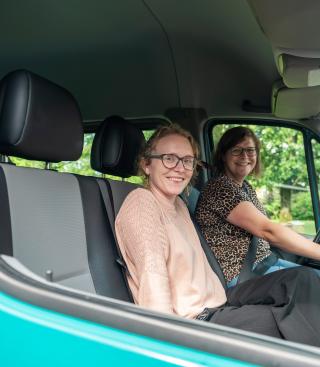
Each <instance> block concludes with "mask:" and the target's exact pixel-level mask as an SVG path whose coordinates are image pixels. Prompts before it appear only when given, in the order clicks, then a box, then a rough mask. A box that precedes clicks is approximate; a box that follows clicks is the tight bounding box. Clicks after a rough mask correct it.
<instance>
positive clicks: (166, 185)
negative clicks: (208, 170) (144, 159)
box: [143, 134, 194, 202]
mask: <svg viewBox="0 0 320 367" xmlns="http://www.w3.org/2000/svg"><path fill="white" fill-rule="evenodd" d="M160 154H174V155H176V156H178V157H179V158H182V157H187V158H186V159H187V160H188V157H194V154H193V150H192V147H191V144H190V142H189V140H188V139H187V138H185V137H183V136H181V135H176V134H174V135H168V136H165V137H163V138H161V139H160V140H159V141H158V142H157V144H156V146H155V148H154V149H153V151H152V155H160ZM143 168H144V171H145V173H146V174H147V175H148V176H149V185H150V189H151V190H155V191H157V192H158V193H159V194H161V195H162V196H163V197H165V198H167V199H169V200H170V201H171V202H174V200H175V199H176V197H177V195H179V194H181V192H182V191H183V190H184V189H185V187H186V186H187V185H188V183H189V182H190V179H191V177H192V175H193V170H188V169H186V168H185V167H184V166H183V164H182V161H181V160H180V161H179V162H178V164H177V166H176V167H174V168H166V167H165V166H164V164H163V163H162V160H161V159H156V158H151V159H150V162H149V164H147V163H146V164H145V165H144V167H143Z"/></svg>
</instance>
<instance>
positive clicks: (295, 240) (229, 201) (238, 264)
mask: <svg viewBox="0 0 320 367" xmlns="http://www.w3.org/2000/svg"><path fill="white" fill-rule="evenodd" d="M213 164H214V167H215V169H216V177H215V178H213V179H211V180H210V181H209V182H208V184H207V186H206V187H205V189H204V190H203V192H202V194H201V195H200V198H199V202H198V206H197V209H196V217H197V221H198V223H199V225H200V227H201V229H202V231H203V233H204V236H205V238H206V240H207V241H208V243H209V245H210V247H211V249H212V251H213V252H214V254H215V255H216V257H217V259H218V261H219V263H220V265H221V267H222V269H223V272H224V275H225V277H226V279H227V281H228V286H229V287H232V286H234V285H235V284H236V283H237V281H238V279H239V274H240V272H241V270H242V269H243V268H245V267H246V257H247V253H248V252H249V251H252V252H253V251H254V252H253V256H252V257H253V261H252V264H249V265H250V267H251V268H250V269H249V271H250V272H252V276H253V275H255V276H257V275H263V274H268V273H270V272H273V271H276V270H280V269H285V268H292V267H297V266H299V264H296V263H294V262H290V261H285V260H282V259H278V258H277V255H275V254H274V253H272V252H271V250H270V243H272V244H273V245H274V246H278V247H279V248H281V249H283V250H286V251H288V252H292V253H295V254H297V255H301V256H307V257H311V258H314V259H320V247H319V246H318V245H316V244H315V243H314V242H312V241H310V240H308V239H306V238H304V237H302V236H300V235H299V234H297V233H295V232H293V231H292V230H290V229H289V228H286V227H284V226H282V225H279V224H277V223H273V222H272V221H270V220H269V219H268V217H267V216H266V212H265V210H264V208H263V206H262V205H261V203H260V201H259V200H258V197H257V195H256V193H255V191H254V189H253V187H252V186H251V185H250V184H249V182H248V181H246V180H245V179H246V177H247V176H249V175H252V174H253V175H257V174H259V172H260V142H259V140H258V138H257V137H256V136H255V134H254V133H253V131H252V130H250V129H249V128H247V127H242V126H238V127H234V128H231V129H229V130H227V131H226V132H225V133H224V134H223V136H222V137H221V139H220V141H219V144H218V146H217V150H216V152H215V155H214V161H213ZM252 236H257V237H258V244H257V247H256V249H254V250H249V244H250V241H251V238H252Z"/></svg>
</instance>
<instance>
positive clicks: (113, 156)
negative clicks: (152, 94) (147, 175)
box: [91, 116, 145, 177]
mask: <svg viewBox="0 0 320 367" xmlns="http://www.w3.org/2000/svg"><path fill="white" fill-rule="evenodd" d="M144 142H145V139H144V135H143V133H142V131H141V130H140V129H139V128H137V127H136V126H135V125H133V124H131V123H130V122H128V121H127V120H125V119H123V118H122V117H120V116H111V117H108V118H106V119H105V120H104V121H103V123H102V124H101V125H100V126H99V129H98V131H97V133H96V135H95V137H94V140H93V144H92V150H91V167H92V168H93V169H94V170H96V171H98V172H102V173H108V174H110V175H115V176H120V177H129V176H132V175H135V174H136V173H137V172H136V171H137V167H136V161H137V157H138V154H139V151H140V149H141V147H142V145H143V144H144Z"/></svg>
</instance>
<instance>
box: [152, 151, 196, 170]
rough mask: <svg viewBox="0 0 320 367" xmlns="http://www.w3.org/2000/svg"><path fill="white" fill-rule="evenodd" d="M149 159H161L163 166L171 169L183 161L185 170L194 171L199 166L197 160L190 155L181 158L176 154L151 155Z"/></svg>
mask: <svg viewBox="0 0 320 367" xmlns="http://www.w3.org/2000/svg"><path fill="white" fill-rule="evenodd" d="M147 158H155V159H161V161H162V164H163V165H164V166H165V167H166V168H169V169H172V168H176V167H177V165H178V164H179V162H180V161H181V162H182V165H183V167H184V169H186V170H188V171H193V169H194V167H195V166H196V164H197V159H196V158H194V157H191V156H189V155H186V156H185V157H181V158H180V157H178V156H177V155H176V154H150V155H148V156H147Z"/></svg>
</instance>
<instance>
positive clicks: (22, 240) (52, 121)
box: [0, 70, 130, 300]
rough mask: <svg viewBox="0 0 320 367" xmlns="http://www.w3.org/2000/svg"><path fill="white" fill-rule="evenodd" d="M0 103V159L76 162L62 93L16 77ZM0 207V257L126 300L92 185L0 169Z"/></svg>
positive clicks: (71, 117) (76, 126) (76, 144)
mask: <svg viewBox="0 0 320 367" xmlns="http://www.w3.org/2000/svg"><path fill="white" fill-rule="evenodd" d="M0 101H1V103H0V154H3V155H11V156H16V157H22V158H27V159H35V160H40V161H46V162H58V161H62V160H68V161H69V160H75V159H78V158H79V156H80V155H81V151H82V145H83V129H82V119H81V114H80V111H79V108H78V106H77V103H76V101H75V100H74V98H73V97H72V96H71V94H70V93H69V92H68V91H66V90H65V89H64V88H61V87H59V86H57V85H56V84H54V83H51V82H50V81H48V80H46V79H44V78H41V77H39V76H37V75H35V74H33V73H30V72H28V71H23V70H22V71H16V72H13V73H10V74H9V75H8V76H6V77H5V78H4V79H3V80H2V81H1V82H0ZM0 202H1V211H0V222H1V230H0V253H1V254H6V255H10V256H13V257H15V258H16V259H17V260H19V261H20V262H21V263H22V264H23V265H24V266H26V267H27V268H28V269H30V270H31V271H33V272H34V273H36V274H37V275H39V276H41V277H46V278H47V279H49V280H52V281H54V282H57V283H59V284H62V285H65V286H69V287H72V288H76V289H80V290H84V291H88V292H96V293H98V294H101V295H105V296H110V297H114V298H118V299H122V300H130V296H129V294H128V290H127V288H126V285H125V282H124V280H123V277H122V274H121V271H120V270H119V268H118V267H117V266H116V265H115V264H114V263H113V261H109V260H110V259H111V258H112V260H113V259H114V257H115V256H116V254H115V253H114V244H112V245H110V243H113V242H114V237H113V234H112V229H111V226H110V224H109V222H108V217H107V215H106V211H105V208H104V205H103V201H102V199H101V194H100V190H99V186H98V185H97V182H96V179H95V178H92V177H81V176H77V175H73V174H68V173H59V172H55V171H51V170H39V169H33V168H24V167H16V166H14V165H11V164H9V163H0ZM106 278H107V280H106Z"/></svg>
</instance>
